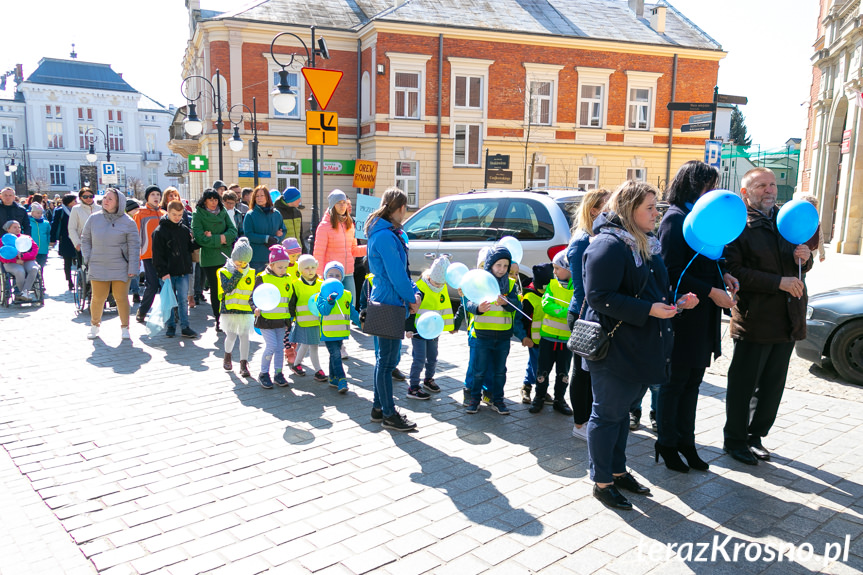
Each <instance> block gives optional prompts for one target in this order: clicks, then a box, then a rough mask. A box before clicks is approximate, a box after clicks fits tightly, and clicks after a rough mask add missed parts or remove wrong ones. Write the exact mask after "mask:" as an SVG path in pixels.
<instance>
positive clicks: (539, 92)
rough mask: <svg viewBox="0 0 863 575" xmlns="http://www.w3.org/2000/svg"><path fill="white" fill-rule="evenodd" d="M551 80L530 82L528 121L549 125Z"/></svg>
mask: <svg viewBox="0 0 863 575" xmlns="http://www.w3.org/2000/svg"><path fill="white" fill-rule="evenodd" d="M551 87H552V83H551V82H531V83H530V123H531V124H537V125H540V126H549V125H551Z"/></svg>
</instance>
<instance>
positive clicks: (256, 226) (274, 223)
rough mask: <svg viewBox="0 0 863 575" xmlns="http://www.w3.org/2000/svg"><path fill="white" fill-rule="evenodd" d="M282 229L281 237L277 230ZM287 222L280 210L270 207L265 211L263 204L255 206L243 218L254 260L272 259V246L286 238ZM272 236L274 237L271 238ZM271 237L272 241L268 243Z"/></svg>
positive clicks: (244, 232) (258, 261)
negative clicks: (277, 234)
mask: <svg viewBox="0 0 863 575" xmlns="http://www.w3.org/2000/svg"><path fill="white" fill-rule="evenodd" d="M279 230H282V235H281V237H278V236H276V232H278V231H279ZM286 231H287V230H286V229H285V222H283V221H282V216H281V215H280V214H279V212H278V211H276V210H273V209H270V211H269V213H264V210H263V209H262V208H261V206H255V209H253V210H250V211H249V212H248V213H247V214H246V216H245V217H244V218H243V235H244V236H246V237H247V238H249V243H250V244H251V245H252V261H253V262H255V263H260V262H267V261H269V259H270V246H271V245H274V244H277V243H279V242H281V241H282V240H283V239H285V232H286ZM270 238H272V239H270ZM268 239H269V241H270V243H267V240H268Z"/></svg>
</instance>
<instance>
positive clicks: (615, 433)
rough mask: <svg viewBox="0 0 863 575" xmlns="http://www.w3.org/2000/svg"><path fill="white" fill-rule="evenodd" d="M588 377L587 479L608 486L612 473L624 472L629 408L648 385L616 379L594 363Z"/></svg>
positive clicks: (642, 394) (641, 395)
mask: <svg viewBox="0 0 863 575" xmlns="http://www.w3.org/2000/svg"><path fill="white" fill-rule="evenodd" d="M590 378H591V384H592V388H593V409H592V411H591V413H590V420H589V421H588V422H587V451H588V455H589V459H590V479H591V480H592V481H594V482H596V483H611V482H612V481H613V474H615V473H626V440H627V438H628V437H629V408H630V406H631V405H632V404H633V403H634V402H635V400H636V399H637V398H638V397H643V396H644V392H645V391H646V390H647V386H646V385H641V384H639V383H633V382H632V381H623V380H621V379H618V378H617V377H615V376H614V375H612V374H611V373H609V372H608V371H607V370H604V369H597V368H596V367H595V364H593V363H591V365H590Z"/></svg>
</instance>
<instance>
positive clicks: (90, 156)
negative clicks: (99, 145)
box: [84, 126, 111, 164]
mask: <svg viewBox="0 0 863 575" xmlns="http://www.w3.org/2000/svg"><path fill="white" fill-rule="evenodd" d="M107 130H108V126H105V131H104V132H103V131H102V130H100V129H99V128H89V129H88V130H87V131H86V132H84V137H85V138H86V139H87V143H88V144H89V145H90V147H89V148H88V150H87V156H86V158H87V161H88V162H90V163H91V164H92V163H94V162H95V161H96V160H97V159H99V156H97V155H96V146H95V143H96V140H98V139H99V134H101V135H102V139H103V140H104V141H105V156H106V157H107V159H108V161H109V162H110V161H111V145H110V143H109V142H108V131H107ZM97 132H98V133H97Z"/></svg>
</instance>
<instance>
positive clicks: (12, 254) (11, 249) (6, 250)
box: [0, 246, 18, 260]
mask: <svg viewBox="0 0 863 575" xmlns="http://www.w3.org/2000/svg"><path fill="white" fill-rule="evenodd" d="M17 256H18V250H16V249H15V246H3V247H2V248H0V257H2V258H3V259H4V260H14V259H15V258H16V257H17Z"/></svg>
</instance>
